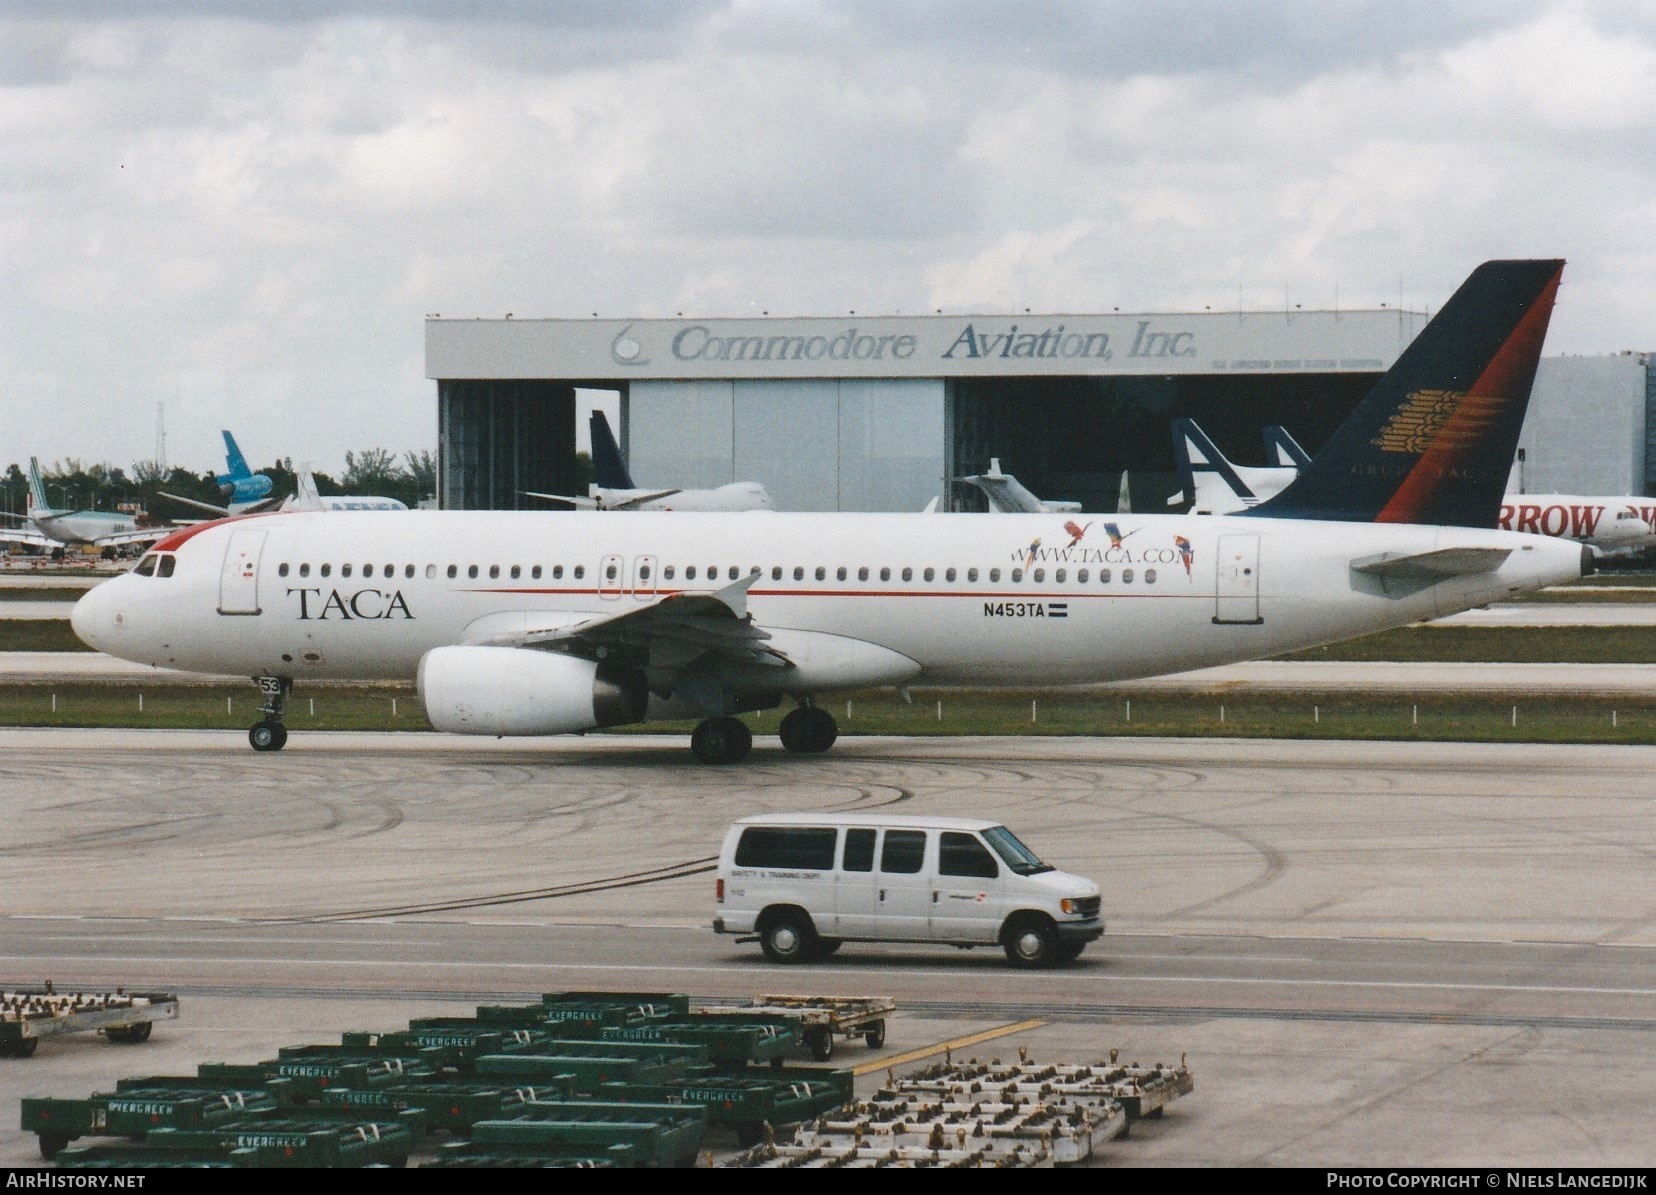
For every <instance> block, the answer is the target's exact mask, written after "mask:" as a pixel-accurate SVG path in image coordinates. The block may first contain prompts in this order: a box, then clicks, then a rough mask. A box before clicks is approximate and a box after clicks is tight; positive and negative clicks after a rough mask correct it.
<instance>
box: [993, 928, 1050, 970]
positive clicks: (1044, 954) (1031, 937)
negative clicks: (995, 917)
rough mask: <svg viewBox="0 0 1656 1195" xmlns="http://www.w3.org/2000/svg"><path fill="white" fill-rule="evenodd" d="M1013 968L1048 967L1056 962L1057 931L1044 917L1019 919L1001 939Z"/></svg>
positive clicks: (1007, 929)
mask: <svg viewBox="0 0 1656 1195" xmlns="http://www.w3.org/2000/svg"><path fill="white" fill-rule="evenodd" d="M1001 945H1002V946H1003V947H1004V948H1005V950H1006V958H1007V961H1008V962H1010V963H1011V964H1012V965H1013V966H1014V967H1028V968H1035V967H1050V966H1052V965H1053V964H1055V963H1056V962H1058V930H1057V929H1056V928H1055V927H1054V926H1053V924H1052V922H1051V921H1050V920H1048V919H1047V918H1045V917H1034V916H1030V917H1019V918H1017V919H1016V920H1014V921H1012V922H1011V923H1010V924H1008V925H1007V927H1006V932H1005V933H1004V934H1003V935H1002V937H1001Z"/></svg>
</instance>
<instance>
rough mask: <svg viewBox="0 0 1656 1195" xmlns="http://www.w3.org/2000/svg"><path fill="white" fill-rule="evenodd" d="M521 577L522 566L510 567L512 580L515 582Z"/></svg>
mask: <svg viewBox="0 0 1656 1195" xmlns="http://www.w3.org/2000/svg"><path fill="white" fill-rule="evenodd" d="M521 576H523V566H522V565H520V564H514V565H513V566H512V580H514V581H516V580H517V579H518V578H519V577H521Z"/></svg>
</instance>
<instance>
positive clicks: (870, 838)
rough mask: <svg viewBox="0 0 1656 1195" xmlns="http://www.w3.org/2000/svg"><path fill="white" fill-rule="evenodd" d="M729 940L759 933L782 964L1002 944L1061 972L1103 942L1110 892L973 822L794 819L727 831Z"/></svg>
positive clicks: (1011, 955) (1021, 962)
mask: <svg viewBox="0 0 1656 1195" xmlns="http://www.w3.org/2000/svg"><path fill="white" fill-rule="evenodd" d="M715 897H716V901H717V904H718V913H719V915H718V917H716V918H715V919H714V921H713V928H714V930H715V931H717V932H718V933H721V934H743V935H756V936H757V938H758V941H759V945H760V947H761V948H762V949H763V950H764V952H765V957H766V958H768V959H770V960H771V961H772V962H777V963H797V962H810V961H813V960H816V959H821V958H826V957H827V956H828V955H830V954H832V953H833V952H834V951H836V950H838V949H839V947H840V944H841V943H842V942H931V943H938V944H945V945H949V946H958V947H961V948H963V949H970V948H971V947H973V946H1000V947H1002V948H1004V949H1005V951H1006V957H1007V958H1008V959H1010V960H1011V961H1012V962H1013V964H1015V965H1017V966H1020V967H1049V966H1053V965H1056V964H1058V963H1063V962H1068V961H1070V960H1071V959H1074V958H1075V957H1076V956H1078V955H1079V954H1080V953H1081V951H1082V950H1083V949H1084V948H1085V947H1086V945H1087V943H1088V942H1091V941H1093V940H1094V939H1095V938H1098V937H1101V936H1102V935H1103V933H1104V922H1103V921H1102V920H1100V918H1099V892H1098V885H1097V884H1095V883H1093V882H1092V881H1091V880H1085V879H1082V878H1081V877H1080V876H1075V875H1070V874H1069V873H1068V872H1063V871H1058V870H1056V869H1055V868H1053V867H1050V866H1048V865H1047V864H1045V863H1042V862H1041V860H1040V859H1039V858H1037V857H1036V855H1035V852H1033V851H1031V850H1030V849H1029V848H1028V847H1026V846H1025V845H1024V844H1023V843H1021V842H1019V841H1018V839H1017V837H1016V836H1015V835H1014V834H1013V833H1012V832H1011V831H1010V830H1008V829H1007V828H1006V827H1005V826H1002V825H1000V824H999V823H997V822H992V821H984V820H982V819H979V818H965V817H897V816H886V815H877V814H837V813H834V814H807V813H783V814H768V815H763V816H758V817H748V818H743V819H742V820H741V821H739V822H737V823H736V824H735V825H733V826H731V827H730V829H729V831H727V832H726V834H725V840H724V848H723V850H722V851H721V852H720V854H719V872H718V879H717V881H716V888H715Z"/></svg>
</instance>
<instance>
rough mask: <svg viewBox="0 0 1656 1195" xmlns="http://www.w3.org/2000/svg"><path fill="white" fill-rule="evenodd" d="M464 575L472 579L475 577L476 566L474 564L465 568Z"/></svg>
mask: <svg viewBox="0 0 1656 1195" xmlns="http://www.w3.org/2000/svg"><path fill="white" fill-rule="evenodd" d="M466 576H468V577H471V578H473V579H475V578H476V577H477V566H476V565H475V564H474V565H472V566H471V567H470V568H468V569H467V570H466Z"/></svg>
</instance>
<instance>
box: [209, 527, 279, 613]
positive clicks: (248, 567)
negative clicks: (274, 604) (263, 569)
mask: <svg viewBox="0 0 1656 1195" xmlns="http://www.w3.org/2000/svg"><path fill="white" fill-rule="evenodd" d="M268 534H269V532H267V531H263V530H260V531H252V530H246V529H243V530H240V531H233V532H231V533H230V543H229V544H228V545H227V546H226V547H225V549H224V564H223V565H222V566H221V568H220V570H219V604H218V612H219V613H220V614H258V613H259V555H260V553H262V552H263V551H264V542H265V536H266V535H268Z"/></svg>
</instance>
